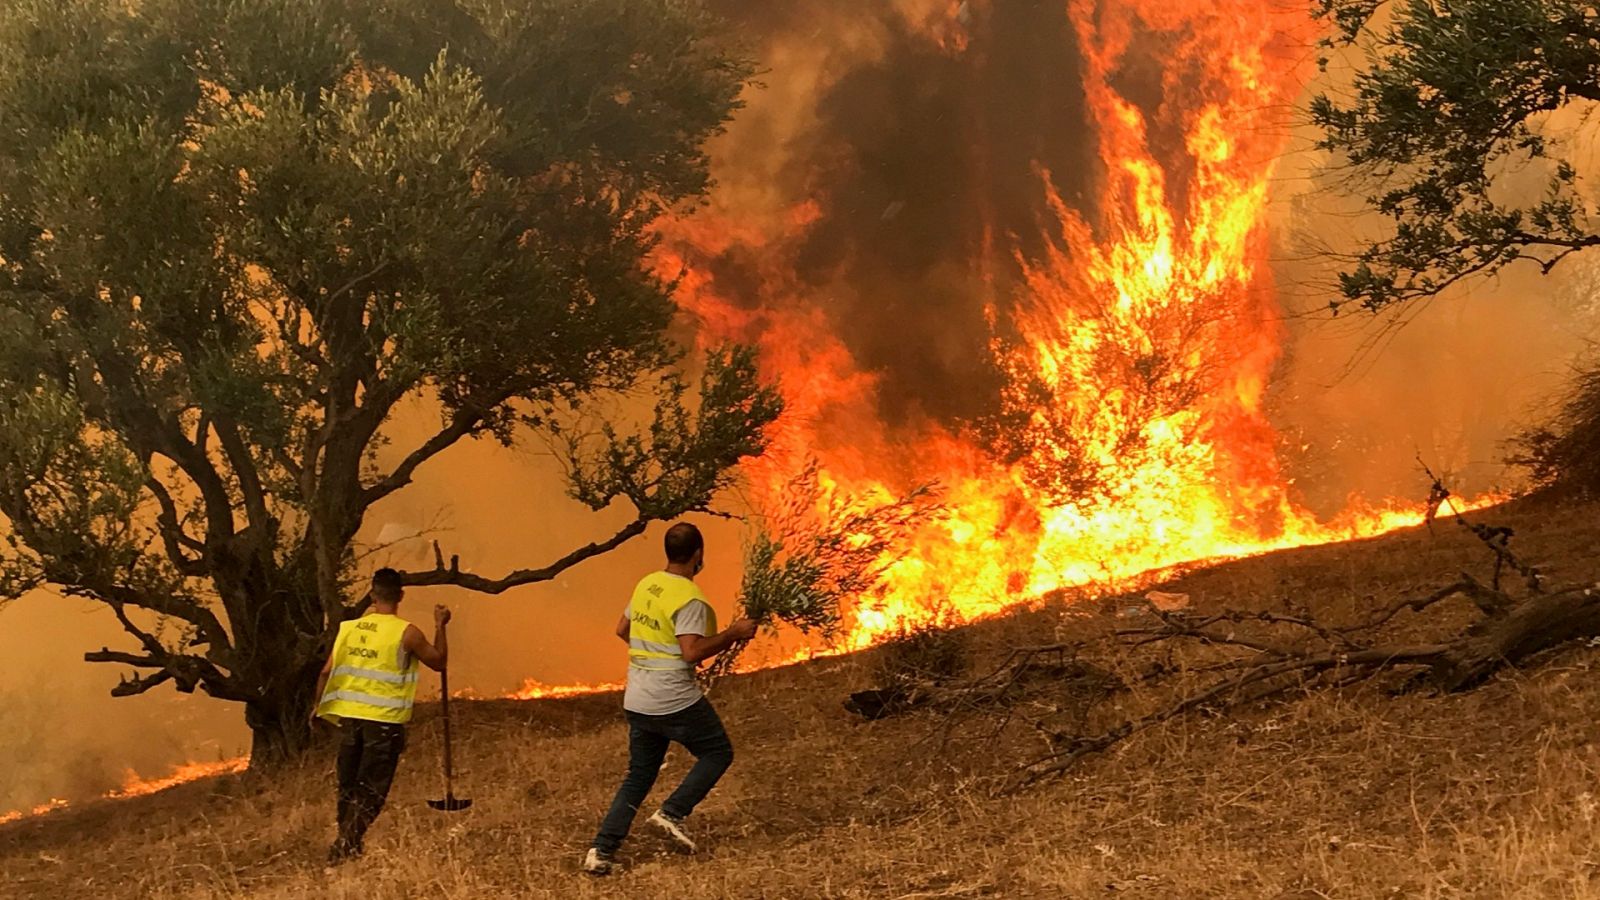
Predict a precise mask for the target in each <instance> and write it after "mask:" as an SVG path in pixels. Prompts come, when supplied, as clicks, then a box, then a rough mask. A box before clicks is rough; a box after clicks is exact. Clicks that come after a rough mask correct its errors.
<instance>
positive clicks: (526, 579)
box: [400, 518, 650, 594]
mask: <svg viewBox="0 0 1600 900" xmlns="http://www.w3.org/2000/svg"><path fill="white" fill-rule="evenodd" d="M649 524H650V520H649V519H645V518H639V519H634V520H633V521H632V522H629V523H628V524H627V525H625V526H623V528H622V529H621V530H619V531H618V532H617V533H616V534H614V535H612V536H611V537H609V538H606V539H605V540H603V541H596V542H595V543H592V544H585V545H584V546H582V547H579V548H578V549H576V550H574V551H572V552H571V553H568V554H567V555H566V556H563V557H561V558H560V559H558V560H556V561H555V562H553V563H551V564H550V565H548V566H545V567H543V568H540V569H519V570H517V571H515V572H512V573H511V574H509V575H506V576H505V577H504V578H497V579H496V578H484V577H483V576H481V575H474V574H472V573H471V572H463V571H461V561H460V557H456V556H452V557H450V564H449V565H448V566H446V565H445V561H444V553H443V552H442V551H441V550H440V549H439V544H438V542H435V543H434V545H433V556H434V567H433V569H432V570H431V571H427V572H401V573H400V578H401V582H402V583H403V584H407V585H412V586H426V585H441V584H448V585H454V586H456V587H463V588H466V589H467V590H470V591H477V592H478V593H481V594H499V593H502V592H504V591H506V590H508V589H510V588H514V587H518V586H520V585H524V584H533V583H535V582H540V581H549V580H550V579H552V578H554V577H556V576H557V575H559V574H561V573H562V572H564V571H566V570H567V569H570V568H572V567H573V566H575V565H577V564H578V563H581V562H583V561H584V560H586V559H589V558H590V557H593V556H599V555H600V554H602V553H606V552H609V551H611V550H614V549H616V548H617V547H620V546H622V545H623V544H625V543H627V542H628V541H629V540H632V539H633V538H635V537H637V536H639V535H641V534H643V533H644V530H645V528H646V527H647V526H648V525H649Z"/></svg>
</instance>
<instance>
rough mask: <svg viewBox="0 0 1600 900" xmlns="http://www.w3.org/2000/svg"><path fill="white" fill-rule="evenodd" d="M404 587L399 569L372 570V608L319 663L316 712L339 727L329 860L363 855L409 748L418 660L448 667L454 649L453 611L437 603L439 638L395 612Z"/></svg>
mask: <svg viewBox="0 0 1600 900" xmlns="http://www.w3.org/2000/svg"><path fill="white" fill-rule="evenodd" d="M404 594H405V591H404V588H403V587H402V586H401V580H400V573H399V572H396V571H395V570H393V569H379V570H378V571H376V572H374V573H372V608H371V609H370V610H369V611H368V612H367V614H366V615H364V616H362V617H360V618H359V619H351V620H350V621H348V622H343V623H340V625H339V636H338V637H337V638H335V639H334V642H333V653H332V654H331V655H330V656H329V657H328V662H327V664H326V665H324V666H323V667H322V677H321V678H320V679H319V680H318V683H317V693H318V695H319V696H320V697H321V698H322V699H321V701H320V702H319V703H318V704H317V710H316V715H317V716H319V717H321V718H323V719H326V720H328V721H330V722H333V723H334V724H337V725H338V726H339V728H340V731H341V732H342V739H341V741H340V744H339V765H338V773H339V836H338V838H337V839H336V840H334V842H333V847H332V848H331V849H330V850H329V851H328V864H329V865H338V864H339V863H341V862H344V861H345V860H347V859H350V858H352V857H355V856H360V855H361V841H362V838H363V837H365V836H366V833H367V828H368V827H369V826H371V825H372V822H373V820H374V819H376V818H378V813H379V812H381V811H382V810H383V803H384V801H385V800H387V799H388V797H389V786H390V785H391V784H392V783H393V782H394V771H395V767H396V766H397V765H399V763H400V753H401V752H402V751H403V750H405V746H406V723H407V722H409V721H411V707H412V705H413V704H414V703H415V702H416V697H417V663H419V662H421V663H426V664H427V666H428V668H430V669H433V670H434V671H436V672H443V671H444V667H445V662H446V661H447V660H448V659H449V656H450V649H449V644H448V642H447V640H446V637H445V624H446V623H448V622H449V621H450V610H448V609H446V608H444V607H443V606H435V607H434V608H433V621H434V640H433V643H431V644H430V643H428V639H427V638H425V637H423V636H422V631H421V629H419V628H417V626H415V625H412V624H411V623H409V622H407V621H406V620H405V619H402V618H400V617H399V616H398V615H396V613H397V612H398V611H399V608H400V599H401V597H402V596H404Z"/></svg>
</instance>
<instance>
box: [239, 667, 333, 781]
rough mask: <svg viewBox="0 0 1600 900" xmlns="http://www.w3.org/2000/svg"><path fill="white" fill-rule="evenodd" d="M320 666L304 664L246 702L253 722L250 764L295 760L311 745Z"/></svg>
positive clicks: (259, 765) (247, 718) (276, 764)
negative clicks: (315, 693) (305, 665)
mask: <svg viewBox="0 0 1600 900" xmlns="http://www.w3.org/2000/svg"><path fill="white" fill-rule="evenodd" d="M319 668H320V667H318V666H312V667H309V668H307V667H300V668H299V669H298V670H296V672H297V674H292V673H290V672H285V673H284V674H283V675H281V676H279V677H278V678H277V679H276V680H275V681H274V682H273V683H272V684H271V685H270V686H269V687H268V688H267V689H266V690H264V691H263V692H262V696H261V698H260V699H258V700H252V701H250V702H248V703H246V704H245V707H244V721H245V724H246V725H248V726H250V768H252V769H256V770H267V769H273V768H277V767H279V766H282V765H284V764H286V763H289V762H292V761H294V760H296V759H298V758H299V757H300V756H301V755H303V754H304V753H305V752H306V751H307V750H309V749H310V748H311V744H312V732H311V712H312V709H313V708H314V698H313V697H312V696H311V694H312V692H313V691H314V690H316V679H317V672H318V670H319Z"/></svg>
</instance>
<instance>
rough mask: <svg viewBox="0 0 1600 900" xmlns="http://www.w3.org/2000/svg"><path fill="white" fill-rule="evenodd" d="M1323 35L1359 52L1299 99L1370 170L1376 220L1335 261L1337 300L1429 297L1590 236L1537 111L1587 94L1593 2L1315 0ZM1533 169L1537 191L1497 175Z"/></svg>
mask: <svg viewBox="0 0 1600 900" xmlns="http://www.w3.org/2000/svg"><path fill="white" fill-rule="evenodd" d="M1318 14H1319V15H1320V16H1321V17H1322V18H1323V19H1324V20H1325V21H1327V22H1328V23H1329V24H1330V25H1331V26H1332V27H1333V30H1334V35H1333V37H1332V38H1330V39H1329V41H1328V45H1329V49H1330V50H1333V49H1340V48H1343V49H1348V50H1352V51H1354V53H1355V54H1356V55H1359V56H1361V57H1363V59H1364V62H1363V63H1361V64H1359V65H1358V67H1357V71H1356V73H1355V76H1354V83H1353V85H1352V87H1351V89H1350V91H1349V92H1348V93H1347V94H1344V93H1341V94H1338V95H1336V94H1333V93H1324V94H1322V95H1320V96H1318V97H1316V98H1315V99H1314V101H1313V102H1312V106H1311V116H1312V119H1313V121H1314V122H1315V123H1316V124H1317V125H1318V126H1320V127H1321V129H1322V131H1323V137H1322V138H1321V140H1320V142H1319V146H1320V147H1322V148H1323V149H1326V150H1331V151H1334V152H1335V153H1337V154H1339V155H1340V156H1341V157H1343V158H1344V159H1345V160H1346V161H1348V163H1349V165H1350V166H1351V167H1352V169H1353V170H1354V173H1355V174H1356V175H1359V176H1361V177H1363V178H1365V179H1367V181H1368V183H1370V184H1373V185H1375V187H1374V189H1373V190H1374V193H1373V194H1371V195H1370V196H1369V197H1368V202H1369V205H1370V206H1371V207H1372V208H1373V209H1374V210H1376V211H1377V212H1379V213H1380V214H1381V215H1382V216H1384V217H1385V219H1386V220H1387V222H1388V225H1389V228H1388V232H1387V234H1386V235H1385V236H1383V237H1381V238H1380V239H1378V240H1375V241H1373V242H1371V243H1369V244H1367V245H1366V246H1363V247H1361V248H1360V249H1359V250H1358V251H1357V252H1356V253H1355V255H1354V258H1353V260H1352V264H1351V265H1350V267H1349V268H1348V269H1347V270H1346V271H1344V272H1343V273H1341V275H1340V288H1341V294H1342V296H1341V297H1340V298H1339V299H1337V300H1335V301H1333V303H1332V306H1333V308H1334V309H1335V311H1337V310H1338V309H1339V308H1341V307H1343V306H1346V305H1349V304H1356V305H1359V306H1362V307H1366V308H1368V309H1372V310H1378V309H1383V308H1385V307H1389V306H1391V305H1392V304H1396V303H1400V302H1404V301H1407V300H1412V299H1417V298H1424V297H1431V296H1434V295H1436V294H1438V293H1439V292H1441V291H1443V290H1445V289H1447V288H1449V287H1451V286H1452V285H1455V284H1457V283H1460V282H1463V281H1465V280H1468V279H1470V278H1473V277H1475V276H1487V275H1492V274H1494V273H1496V272H1499V271H1500V270H1502V269H1504V268H1506V267H1507V266H1510V265H1513V264H1516V263H1519V262H1526V263H1529V264H1532V265H1534V266H1536V267H1538V268H1539V269H1541V270H1542V271H1544V272H1549V271H1550V270H1551V269H1553V268H1554V267H1555V266H1556V265H1557V264H1559V263H1560V262H1561V261H1562V260H1564V259H1566V258H1567V257H1568V256H1570V255H1572V254H1574V253H1576V252H1579V251H1581V250H1584V249H1586V248H1589V247H1593V246H1595V245H1597V244H1600V235H1597V234H1596V232H1595V228H1594V222H1593V220H1592V216H1591V209H1590V204H1589V203H1587V202H1586V201H1585V199H1584V197H1583V196H1582V192H1581V185H1580V178H1579V175H1578V172H1577V169H1576V168H1575V167H1574V165H1573V164H1572V163H1571V162H1570V161H1569V160H1568V159H1567V158H1566V157H1565V156H1563V154H1562V150H1563V148H1562V146H1561V145H1560V143H1559V142H1557V141H1555V140H1553V139H1552V138H1551V136H1550V134H1549V133H1548V129H1547V128H1546V127H1545V126H1546V123H1547V120H1548V118H1549V116H1550V114H1552V113H1555V112H1557V111H1560V110H1563V109H1565V108H1567V107H1569V106H1572V105H1574V104H1580V103H1582V102H1584V101H1596V100H1600V11H1597V10H1596V7H1595V6H1594V4H1592V3H1582V2H1574V0H1395V2H1392V3H1390V2H1380V0H1318ZM1523 172H1533V173H1535V174H1538V175H1540V176H1541V177H1542V178H1543V180H1544V188H1543V189H1542V191H1533V192H1531V193H1527V194H1525V193H1524V192H1520V191H1512V190H1508V189H1506V187H1505V185H1504V181H1505V176H1506V175H1507V174H1508V173H1523Z"/></svg>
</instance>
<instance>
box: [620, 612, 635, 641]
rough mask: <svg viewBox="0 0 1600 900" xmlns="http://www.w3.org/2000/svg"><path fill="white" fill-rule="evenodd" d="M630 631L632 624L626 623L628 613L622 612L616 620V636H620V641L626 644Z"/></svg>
mask: <svg viewBox="0 0 1600 900" xmlns="http://www.w3.org/2000/svg"><path fill="white" fill-rule="evenodd" d="M631 631H632V626H631V625H630V624H629V623H628V614H627V613H623V614H622V618H620V619H618V620H617V637H619V638H622V642H623V643H624V644H626V643H628V640H629V632H631Z"/></svg>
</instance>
